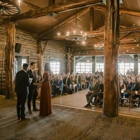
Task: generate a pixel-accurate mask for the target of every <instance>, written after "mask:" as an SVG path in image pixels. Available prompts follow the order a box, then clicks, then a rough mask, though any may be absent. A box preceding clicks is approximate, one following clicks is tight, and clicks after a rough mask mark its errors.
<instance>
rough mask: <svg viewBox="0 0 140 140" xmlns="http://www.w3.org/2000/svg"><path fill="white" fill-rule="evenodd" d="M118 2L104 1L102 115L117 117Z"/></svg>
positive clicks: (112, 0)
mask: <svg viewBox="0 0 140 140" xmlns="http://www.w3.org/2000/svg"><path fill="white" fill-rule="evenodd" d="M118 49H119V0H106V22H105V50H104V55H105V76H104V107H103V115H104V116H108V117H116V116H118V108H119V85H118Z"/></svg>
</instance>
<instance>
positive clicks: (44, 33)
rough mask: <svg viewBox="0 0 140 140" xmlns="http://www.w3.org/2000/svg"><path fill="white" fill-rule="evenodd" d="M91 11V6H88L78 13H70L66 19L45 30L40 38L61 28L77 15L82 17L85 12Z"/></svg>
mask: <svg viewBox="0 0 140 140" xmlns="http://www.w3.org/2000/svg"><path fill="white" fill-rule="evenodd" d="M88 11H89V8H86V9H84V10H80V11H78V12H77V13H76V12H75V13H74V14H72V15H70V16H69V17H67V18H66V19H64V20H63V21H61V22H60V23H58V24H56V25H54V26H53V27H51V28H50V29H47V30H46V31H45V32H43V33H41V34H40V35H39V36H40V38H42V37H43V36H45V35H47V34H49V33H50V32H52V31H54V30H56V29H58V28H60V27H61V26H63V25H64V24H66V23H69V22H71V21H72V20H73V19H75V18H76V17H77V18H78V17H80V16H82V15H84V14H86V13H87V12H88Z"/></svg>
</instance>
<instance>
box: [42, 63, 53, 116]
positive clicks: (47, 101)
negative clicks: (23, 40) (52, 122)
mask: <svg viewBox="0 0 140 140" xmlns="http://www.w3.org/2000/svg"><path fill="white" fill-rule="evenodd" d="M49 72H50V65H49V63H46V64H45V72H44V74H43V82H42V86H41V97H40V116H48V115H50V114H52V107H51V93H52V92H51V84H50V80H49Z"/></svg>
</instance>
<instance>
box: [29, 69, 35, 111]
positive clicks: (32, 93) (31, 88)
mask: <svg viewBox="0 0 140 140" xmlns="http://www.w3.org/2000/svg"><path fill="white" fill-rule="evenodd" d="M27 73H28V75H29V78H33V80H32V82H31V85H30V86H29V95H28V103H27V105H28V109H29V110H31V101H33V109H35V108H36V98H37V94H38V93H37V86H34V83H35V82H37V77H36V73H35V72H32V70H28V72H27Z"/></svg>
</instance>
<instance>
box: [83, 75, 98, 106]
mask: <svg viewBox="0 0 140 140" xmlns="http://www.w3.org/2000/svg"><path fill="white" fill-rule="evenodd" d="M99 90H100V84H99V82H98V78H97V77H93V80H92V84H91V87H90V89H89V92H88V94H86V98H87V104H86V105H85V106H84V107H88V108H91V105H90V103H91V101H92V99H93V97H96V96H97V94H98V92H99Z"/></svg>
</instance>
